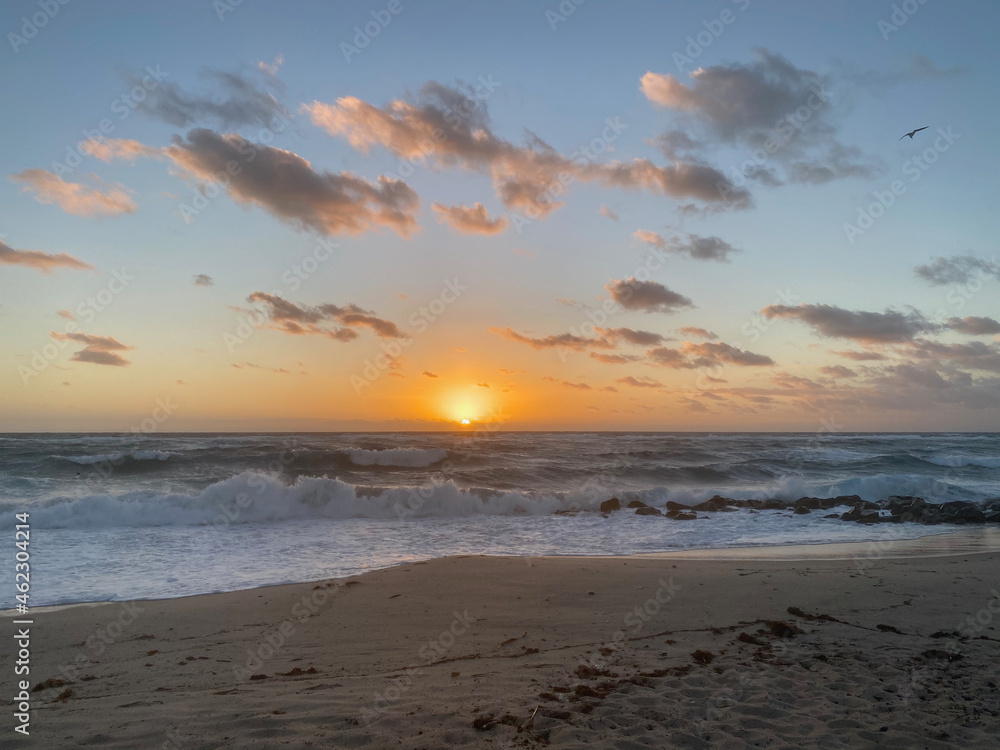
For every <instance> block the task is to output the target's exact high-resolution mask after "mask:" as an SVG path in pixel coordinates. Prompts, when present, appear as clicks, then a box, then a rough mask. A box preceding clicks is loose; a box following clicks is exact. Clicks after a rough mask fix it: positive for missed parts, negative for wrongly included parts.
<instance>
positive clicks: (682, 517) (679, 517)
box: [666, 510, 698, 521]
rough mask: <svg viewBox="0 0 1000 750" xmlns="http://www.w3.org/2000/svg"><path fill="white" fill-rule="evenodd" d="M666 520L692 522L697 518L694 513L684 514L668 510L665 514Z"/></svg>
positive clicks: (679, 511) (680, 511)
mask: <svg viewBox="0 0 1000 750" xmlns="http://www.w3.org/2000/svg"><path fill="white" fill-rule="evenodd" d="M666 516H667V518H672V519H674V520H675V521H694V520H695V519H696V518H698V516H696V515H695V514H694V513H685V512H684V511H682V510H669V511H667V513H666Z"/></svg>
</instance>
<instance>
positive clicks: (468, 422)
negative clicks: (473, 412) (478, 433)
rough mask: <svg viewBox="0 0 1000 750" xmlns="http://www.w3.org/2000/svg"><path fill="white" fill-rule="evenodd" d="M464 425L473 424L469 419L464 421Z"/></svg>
mask: <svg viewBox="0 0 1000 750" xmlns="http://www.w3.org/2000/svg"><path fill="white" fill-rule="evenodd" d="M462 424H472V422H471V421H469V420H468V419H463V420H462Z"/></svg>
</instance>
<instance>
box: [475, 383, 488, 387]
mask: <svg viewBox="0 0 1000 750" xmlns="http://www.w3.org/2000/svg"><path fill="white" fill-rule="evenodd" d="M476 385H477V386H479V387H480V388H489V387H490V384H489V383H476Z"/></svg>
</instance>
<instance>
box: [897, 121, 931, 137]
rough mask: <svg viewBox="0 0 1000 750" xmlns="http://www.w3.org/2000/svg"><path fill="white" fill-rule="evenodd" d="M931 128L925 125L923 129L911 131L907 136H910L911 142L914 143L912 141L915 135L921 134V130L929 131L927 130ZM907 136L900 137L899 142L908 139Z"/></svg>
mask: <svg viewBox="0 0 1000 750" xmlns="http://www.w3.org/2000/svg"><path fill="white" fill-rule="evenodd" d="M929 127H930V125H924V126H923V127H922V128H917V129H916V130H911V131H910V132H909V133H907V134H906V135H908V136H910V140H911V141H912V140H913V136H915V135H916V134H917V133H919V132H920V131H921V130H927V128H929ZM906 135H904V136H900V138H899V140H903V138H906Z"/></svg>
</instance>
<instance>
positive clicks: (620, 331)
mask: <svg viewBox="0 0 1000 750" xmlns="http://www.w3.org/2000/svg"><path fill="white" fill-rule="evenodd" d="M594 330H595V331H596V332H597V333H599V334H600V335H601V336H603V337H604V338H606V339H608V340H609V341H613V342H616V343H617V342H618V340H619V339H621V340H623V341H626V342H628V343H629V344H636V345H638V346H653V345H655V344H662V343H663V342H664V341H668V340H669V339H667V338H666V337H665V336H662V335H660V334H659V333H653V332H652V331H636V330H634V329H632V328H597V327H595V328H594Z"/></svg>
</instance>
